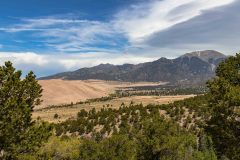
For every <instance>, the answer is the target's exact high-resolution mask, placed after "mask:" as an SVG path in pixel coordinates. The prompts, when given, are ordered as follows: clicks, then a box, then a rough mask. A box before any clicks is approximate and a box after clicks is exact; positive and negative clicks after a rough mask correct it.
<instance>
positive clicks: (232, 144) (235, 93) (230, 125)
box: [206, 54, 240, 159]
mask: <svg viewBox="0 0 240 160" xmlns="http://www.w3.org/2000/svg"><path fill="white" fill-rule="evenodd" d="M208 87H209V90H210V96H209V97H210V100H209V106H210V108H211V110H212V114H211V117H210V119H209V121H208V123H207V124H208V125H207V127H206V130H207V132H208V133H209V134H210V135H211V136H212V139H213V143H214V144H215V147H216V150H217V152H218V155H219V157H220V156H223V155H224V156H226V157H228V158H230V159H240V147H239V146H240V120H239V117H240V116H239V109H240V108H239V106H240V94H239V93H240V54H237V55H236V56H235V57H230V58H228V59H227V60H226V61H224V62H223V63H221V64H220V65H219V67H218V68H217V70H216V78H214V79H213V80H211V81H209V82H208Z"/></svg>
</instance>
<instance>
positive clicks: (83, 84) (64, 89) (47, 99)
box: [36, 79, 165, 109]
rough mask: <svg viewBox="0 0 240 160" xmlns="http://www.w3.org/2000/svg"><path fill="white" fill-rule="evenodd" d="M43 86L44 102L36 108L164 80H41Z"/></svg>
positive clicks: (152, 84)
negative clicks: (132, 81)
mask: <svg viewBox="0 0 240 160" xmlns="http://www.w3.org/2000/svg"><path fill="white" fill-rule="evenodd" d="M39 84H40V85H41V86H42V88H43V96H42V100H43V102H42V104H41V105H40V106H37V107H36V109H39V108H45V107H48V106H49V105H61V104H69V103H71V102H73V103H76V102H79V101H84V100H86V99H92V98H99V97H104V96H108V95H109V94H110V93H113V92H114V91H115V90H116V89H118V88H125V87H136V86H157V85H160V84H165V83H162V82H159V83H154V82H137V83H131V82H118V81H102V80H74V81H69V80H60V79H53V80H40V81H39Z"/></svg>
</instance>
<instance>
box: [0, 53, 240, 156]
mask: <svg viewBox="0 0 240 160" xmlns="http://www.w3.org/2000/svg"><path fill="white" fill-rule="evenodd" d="M239 73H240V55H239V54H237V55H236V56H235V57H230V58H229V59H227V60H226V61H225V62H223V63H221V64H220V65H219V67H218V68H217V70H216V78H214V79H213V80H211V81H209V82H208V83H207V86H208V89H209V92H208V93H206V94H204V95H199V96H196V97H193V98H189V99H186V100H182V101H177V102H174V103H172V104H165V105H150V104H149V105H147V106H146V107H143V106H142V105H141V104H134V103H131V104H130V105H125V104H124V103H122V104H121V106H120V108H119V109H111V108H102V109H101V110H99V111H96V109H91V110H90V111H86V110H81V111H80V112H79V113H78V114H77V119H69V120H67V121H65V122H62V123H59V124H46V123H43V122H41V121H36V122H34V121H32V120H31V112H32V109H33V107H34V106H35V105H37V104H38V103H39V97H40V96H41V87H40V86H39V85H38V84H37V82H36V80H35V76H34V75H33V74H32V73H30V74H29V75H27V77H26V78H25V79H23V80H22V79H21V78H20V77H21V74H20V72H17V71H15V70H14V68H13V67H12V65H11V63H9V62H8V63H6V64H5V66H3V67H1V68H0V82H1V87H0V93H1V97H0V98H1V99H0V115H1V116H0V122H1V123H0V151H1V153H0V159H63V160H66V159H80V160H126V159H129V160H145V159H146V160H148V159H149V160H158V159H163V160H192V159H193V160H215V159H231V160H238V159H240V147H239V146H240V136H239V135H240V115H239V113H240V112H239V111H240V108H239V106H240V95H239V93H240V74H239ZM103 100H105V99H103ZM56 118H57V115H56ZM51 128H52V130H50V129H51ZM49 137H50V138H49ZM47 140H48V141H47Z"/></svg>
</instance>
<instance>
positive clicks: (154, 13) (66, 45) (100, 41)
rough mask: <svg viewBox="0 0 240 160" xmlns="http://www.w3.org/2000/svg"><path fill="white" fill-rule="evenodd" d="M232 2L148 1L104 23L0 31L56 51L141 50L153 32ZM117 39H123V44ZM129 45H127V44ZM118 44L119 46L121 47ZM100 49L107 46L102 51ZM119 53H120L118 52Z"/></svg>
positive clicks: (30, 24) (43, 21) (38, 24)
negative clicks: (18, 34)
mask: <svg viewBox="0 0 240 160" xmlns="http://www.w3.org/2000/svg"><path fill="white" fill-rule="evenodd" d="M234 1H235V0H218V1H217V0H181V1H180V0H150V1H147V2H146V1H144V2H142V3H138V4H134V5H132V6H130V7H128V8H126V9H124V10H121V11H119V12H118V13H116V14H115V15H114V16H113V19H111V20H110V21H107V22H103V21H91V20H85V19H74V18H72V19H71V18H70V17H67V18H66V17H65V18H60V17H57V16H55V17H54V16H49V17H42V18H36V19H21V23H20V24H15V25H13V26H11V27H5V28H4V27H2V28H0V31H4V32H10V33H16V32H27V31H31V32H33V33H31V35H32V36H33V38H43V39H44V45H45V46H47V47H48V48H51V49H52V50H55V51H57V52H62V53H66V52H89V51H90V52H93V51H99V52H107V50H109V51H110V52H113V51H114V50H113V48H114V47H115V45H117V47H116V48H118V50H119V48H121V49H122V50H124V49H127V48H126V47H130V48H138V47H145V46H146V45H147V43H145V41H144V40H146V39H147V38H148V37H149V36H151V35H152V34H154V33H156V32H160V31H164V30H167V29H169V28H171V27H173V26H174V25H177V24H180V23H183V22H186V21H188V20H190V19H192V18H194V17H196V16H199V15H201V14H202V13H203V12H204V11H206V10H210V9H213V8H216V7H221V6H224V5H227V4H230V3H232V2H234ZM118 38H126V42H122V43H125V44H120V43H118ZM128 42H130V44H129V43H128ZM121 45H122V46H121ZM102 46H108V47H109V48H110V49H105V48H108V47H105V48H103V47H102ZM122 50H121V51H122Z"/></svg>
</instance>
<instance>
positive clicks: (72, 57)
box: [0, 52, 157, 76]
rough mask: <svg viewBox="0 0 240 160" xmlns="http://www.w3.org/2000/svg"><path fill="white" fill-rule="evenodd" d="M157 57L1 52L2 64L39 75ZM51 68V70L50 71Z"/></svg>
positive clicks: (135, 62)
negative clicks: (10, 62)
mask: <svg viewBox="0 0 240 160" xmlns="http://www.w3.org/2000/svg"><path fill="white" fill-rule="evenodd" d="M155 59H157V57H149V56H138V57H136V56H135V55H131V54H126V55H123V54H114V53H112V54H111V53H105V52H96V53H86V54H83V53H79V54H45V55H42V54H37V53H34V52H26V53H14V52H0V62H1V65H2V64H3V63H4V62H5V61H9V60H10V61H12V62H13V64H14V65H15V66H16V68H18V69H21V70H24V72H28V71H29V70H33V71H34V72H35V73H36V74H37V75H38V76H46V75H47V74H49V73H51V74H53V72H55V73H57V72H63V71H69V70H75V69H79V68H82V67H92V66H96V65H98V64H101V63H103V64H105V63H111V64H115V65H120V64H124V63H131V64H137V63H142V62H148V61H153V60H155ZM49 70H50V71H49Z"/></svg>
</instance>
